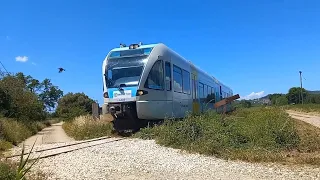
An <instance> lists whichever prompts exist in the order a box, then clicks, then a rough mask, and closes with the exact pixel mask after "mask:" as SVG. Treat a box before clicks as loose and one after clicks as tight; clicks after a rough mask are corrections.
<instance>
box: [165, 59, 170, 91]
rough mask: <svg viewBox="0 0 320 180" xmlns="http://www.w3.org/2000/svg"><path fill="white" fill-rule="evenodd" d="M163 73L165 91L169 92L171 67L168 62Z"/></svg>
mask: <svg viewBox="0 0 320 180" xmlns="http://www.w3.org/2000/svg"><path fill="white" fill-rule="evenodd" d="M165 72H166V89H167V90H168V91H171V65H170V62H166V63H165Z"/></svg>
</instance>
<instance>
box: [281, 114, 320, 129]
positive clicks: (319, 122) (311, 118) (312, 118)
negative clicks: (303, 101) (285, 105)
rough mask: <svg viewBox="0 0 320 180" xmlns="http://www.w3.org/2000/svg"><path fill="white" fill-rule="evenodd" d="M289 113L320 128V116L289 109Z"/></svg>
mask: <svg viewBox="0 0 320 180" xmlns="http://www.w3.org/2000/svg"><path fill="white" fill-rule="evenodd" d="M287 113H288V114H289V115H290V116H291V117H292V118H294V119H298V120H301V121H304V122H307V123H309V124H311V125H314V126H316V127H318V128H320V116H316V115H310V114H306V113H302V112H298V111H292V110H287Z"/></svg>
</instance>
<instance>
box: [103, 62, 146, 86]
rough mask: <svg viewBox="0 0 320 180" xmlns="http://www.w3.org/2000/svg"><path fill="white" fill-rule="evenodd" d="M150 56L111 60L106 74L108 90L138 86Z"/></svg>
mask: <svg viewBox="0 0 320 180" xmlns="http://www.w3.org/2000/svg"><path fill="white" fill-rule="evenodd" d="M147 57H148V56H138V57H137V56H136V57H119V58H110V59H108V62H107V68H106V72H105V77H106V85H107V88H118V87H120V86H122V87H123V86H125V87H126V86H137V85H138V84H139V80H140V77H141V74H142V71H143V69H144V65H145V63H146V59H147Z"/></svg>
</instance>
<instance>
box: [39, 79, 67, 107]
mask: <svg viewBox="0 0 320 180" xmlns="http://www.w3.org/2000/svg"><path fill="white" fill-rule="evenodd" d="M40 85H41V92H40V93H39V99H40V100H41V101H42V102H43V103H44V105H45V106H46V108H47V109H48V110H51V109H52V108H54V107H55V106H56V104H57V103H58V100H59V98H60V97H62V96H63V91H61V90H60V89H59V88H58V87H57V86H54V85H53V84H52V83H51V81H50V80H49V79H45V80H43V81H42V83H41V84H40Z"/></svg>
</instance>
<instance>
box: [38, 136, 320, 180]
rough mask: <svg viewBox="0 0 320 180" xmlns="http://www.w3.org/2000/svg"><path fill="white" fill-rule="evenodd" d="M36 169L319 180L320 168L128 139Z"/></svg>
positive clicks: (59, 173)
mask: <svg viewBox="0 0 320 180" xmlns="http://www.w3.org/2000/svg"><path fill="white" fill-rule="evenodd" d="M52 146H55V145H54V144H53V145H52ZM46 147H49V145H46ZM34 168H35V170H37V169H39V170H41V171H42V172H45V173H46V174H51V175H50V177H49V179H67V180H68V179H77V180H80V179H110V180H111V179H117V180H118V179H126V180H134V179H137V180H138V179H139V180H141V179H150V180H154V179H159V180H162V179H184V180H185V179H196V180H205V179H245V180H248V179H299V180H300V179H320V168H311V167H289V166H282V165H272V164H269V165H261V164H253V163H245V162H237V161H225V160H222V159H218V158H215V157H206V156H202V155H197V154H188V153H184V152H181V151H180V150H177V149H172V148H166V147H162V146H160V145H157V144H156V143H155V142H154V141H153V140H139V139H125V140H122V141H117V142H114V143H110V144H103V145H99V146H94V147H90V148H86V149H81V150H78V151H74V152H70V153H66V154H61V155H58V156H54V157H50V158H46V159H42V160H40V161H39V162H38V163H37V164H36V166H35V167H34Z"/></svg>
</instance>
